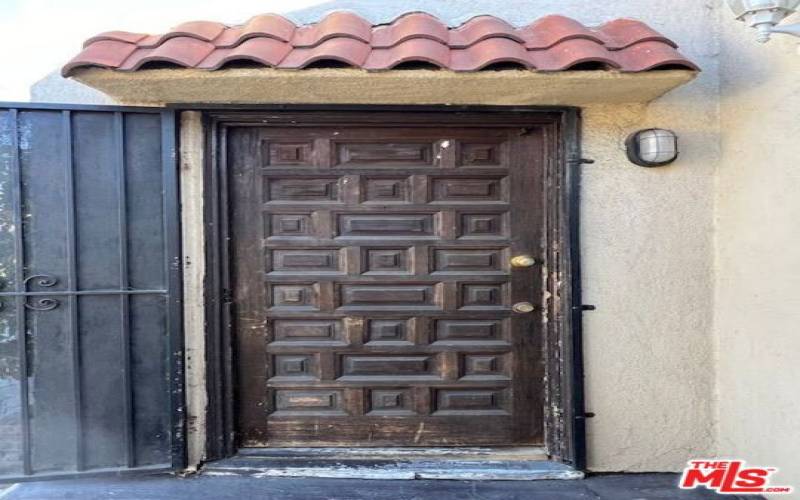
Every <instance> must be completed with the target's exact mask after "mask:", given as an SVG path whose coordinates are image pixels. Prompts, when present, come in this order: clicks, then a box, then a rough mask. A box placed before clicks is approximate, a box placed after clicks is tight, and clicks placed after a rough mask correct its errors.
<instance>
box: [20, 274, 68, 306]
mask: <svg viewBox="0 0 800 500" xmlns="http://www.w3.org/2000/svg"><path fill="white" fill-rule="evenodd" d="M30 284H33V285H35V286H37V287H42V288H51V287H54V286H56V284H58V278H56V277H55V276H53V275H50V274H34V275H31V276H28V277H27V278H25V281H23V285H24V288H25V290H26V291H27V290H28V286H29V285H30ZM59 305H60V302H59V301H58V299H53V298H48V297H41V298H35V299H34V300H33V301H32V302H28V301H26V302H25V307H26V308H28V309H30V310H31V311H52V310H53V309H55V308H56V307H58V306H59Z"/></svg>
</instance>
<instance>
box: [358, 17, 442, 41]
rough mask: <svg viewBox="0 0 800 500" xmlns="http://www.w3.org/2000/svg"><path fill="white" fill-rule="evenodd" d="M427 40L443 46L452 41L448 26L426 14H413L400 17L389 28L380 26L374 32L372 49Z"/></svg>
mask: <svg viewBox="0 0 800 500" xmlns="http://www.w3.org/2000/svg"><path fill="white" fill-rule="evenodd" d="M413 38H427V39H429V40H434V41H437V42H440V43H443V44H447V43H448V42H449V40H450V33H449V30H448V29H447V25H445V24H444V23H443V22H441V21H439V20H438V19H437V18H435V17H434V16H432V15H430V14H426V13H424V12H413V13H411V14H406V15H404V16H401V17H398V18H397V19H395V20H394V21H392V23H391V24H389V25H387V26H378V27H376V28H375V29H374V30H373V31H372V47H373V48H375V49H385V48H389V47H394V46H395V45H397V44H399V43H402V42H405V41H406V40H411V39H413Z"/></svg>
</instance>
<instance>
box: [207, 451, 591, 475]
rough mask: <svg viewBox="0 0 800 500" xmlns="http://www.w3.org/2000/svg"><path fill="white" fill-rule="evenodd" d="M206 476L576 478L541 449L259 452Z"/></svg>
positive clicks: (213, 465)
mask: <svg viewBox="0 0 800 500" xmlns="http://www.w3.org/2000/svg"><path fill="white" fill-rule="evenodd" d="M201 474H203V475H206V476H229V475H241V476H248V477H254V478H270V477H313V478H346V479H403V480H411V479H450V480H472V481H475V480H483V481H498V480H501V481H502V480H507V481H535V480H554V479H582V478H583V473H582V472H580V471H577V470H575V469H573V468H572V467H570V466H568V465H565V464H561V463H558V462H552V461H550V460H548V458H547V455H546V454H545V453H544V451H543V450H542V449H541V448H532V447H525V448H347V449H343V448H259V449H255V448H252V449H242V450H240V452H239V454H238V455H236V456H234V457H231V458H228V459H224V460H219V461H215V462H210V463H208V464H206V465H205V466H204V467H203V468H202V470H201Z"/></svg>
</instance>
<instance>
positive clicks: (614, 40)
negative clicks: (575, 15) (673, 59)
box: [597, 19, 678, 50]
mask: <svg viewBox="0 0 800 500" xmlns="http://www.w3.org/2000/svg"><path fill="white" fill-rule="evenodd" d="M597 31H599V32H600V33H602V34H603V35H605V36H606V37H607V38H608V39H609V43H608V44H607V45H608V48H609V49H615V50H616V49H623V48H625V47H630V46H631V45H633V44H635V43H639V42H648V41H656V42H661V43H665V44H667V45H669V46H671V47H673V48H677V47H678V45H677V44H676V43H675V42H673V41H672V40H670V39H669V38H667V37H665V36H664V35H662V34H661V33H659V32H658V31H656V30H654V29H653V28H651V27H650V26H648V25H646V24H644V23H643V22H641V21H637V20H635V19H615V20H613V21H609V22H607V23H605V24H603V25H602V26H600V27H599V28H597Z"/></svg>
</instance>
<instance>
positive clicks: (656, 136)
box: [625, 128, 678, 167]
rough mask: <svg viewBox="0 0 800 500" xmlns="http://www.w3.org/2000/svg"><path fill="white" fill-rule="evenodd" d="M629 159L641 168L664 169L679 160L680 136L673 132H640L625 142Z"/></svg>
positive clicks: (654, 129)
mask: <svg viewBox="0 0 800 500" xmlns="http://www.w3.org/2000/svg"><path fill="white" fill-rule="evenodd" d="M625 150H626V151H627V153H628V159H629V160H630V161H631V162H632V163H635V164H636V165H639V166H641V167H663V166H664V165H669V164H670V163H672V162H674V161H675V160H676V159H677V158H678V136H677V134H675V132H673V131H672V130H664V129H660V128H651V129H647V130H640V131H639V132H634V133H633V134H631V135H629V136H628V139H626V140H625Z"/></svg>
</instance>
